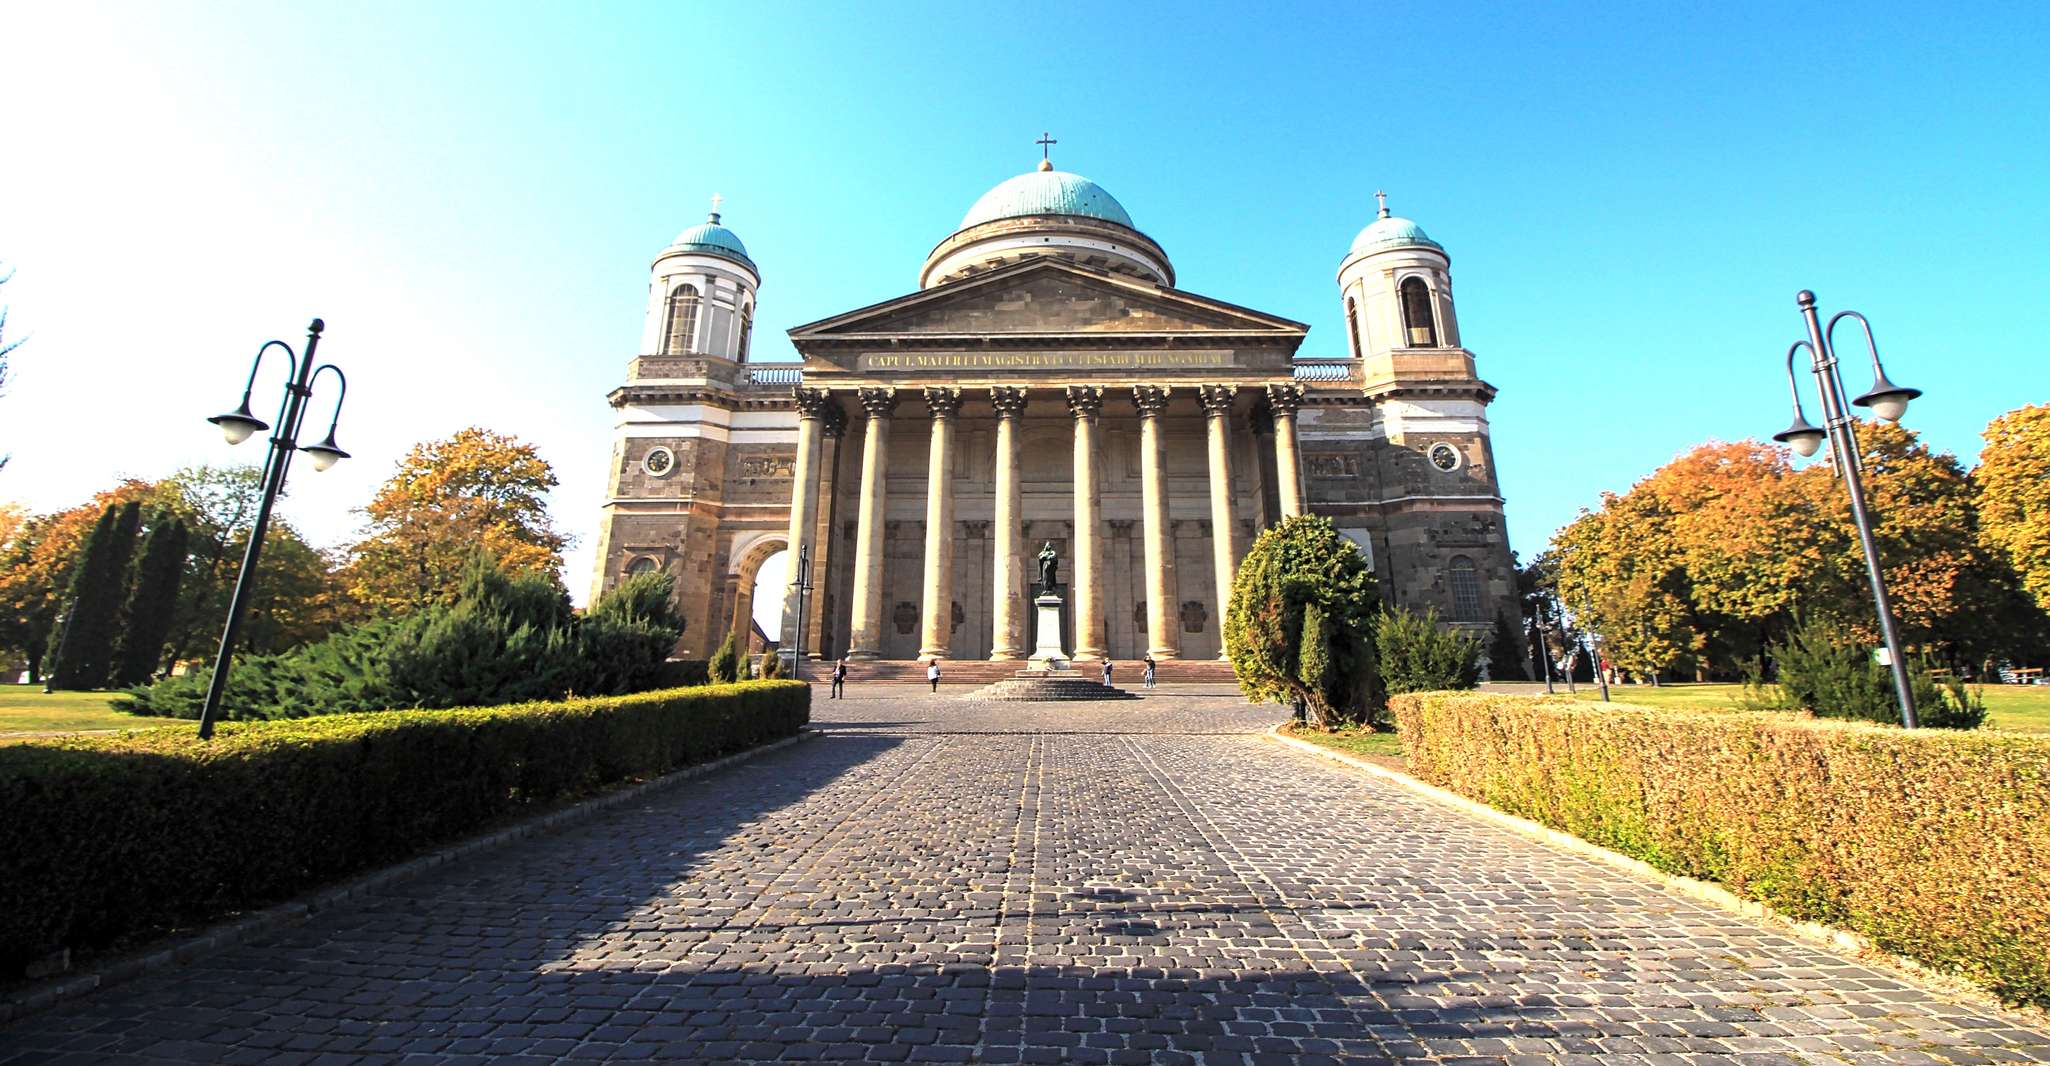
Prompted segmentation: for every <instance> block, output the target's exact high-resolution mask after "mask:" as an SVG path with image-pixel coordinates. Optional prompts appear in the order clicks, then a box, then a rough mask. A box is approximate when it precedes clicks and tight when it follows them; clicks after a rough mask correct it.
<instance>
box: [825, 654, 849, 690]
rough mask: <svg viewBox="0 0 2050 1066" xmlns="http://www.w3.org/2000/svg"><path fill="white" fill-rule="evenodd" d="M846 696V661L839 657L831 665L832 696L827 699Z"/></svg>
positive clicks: (844, 658)
mask: <svg viewBox="0 0 2050 1066" xmlns="http://www.w3.org/2000/svg"><path fill="white" fill-rule="evenodd" d="M846 694H847V659H846V657H844V656H843V657H841V659H840V661H839V662H837V663H834V664H833V694H832V696H830V697H828V698H829V699H836V700H837V699H839V698H841V697H842V696H845V695H846Z"/></svg>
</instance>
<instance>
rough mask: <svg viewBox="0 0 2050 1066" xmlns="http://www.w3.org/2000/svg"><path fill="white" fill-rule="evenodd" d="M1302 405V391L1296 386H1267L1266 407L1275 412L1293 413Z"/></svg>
mask: <svg viewBox="0 0 2050 1066" xmlns="http://www.w3.org/2000/svg"><path fill="white" fill-rule="evenodd" d="M1302 405H1303V390H1302V388H1301V386H1297V385H1269V386H1267V406H1269V407H1272V408H1274V409H1275V410H1276V411H1284V412H1289V413H1293V412H1294V411H1295V409H1296V408H1298V407H1301V406H1302Z"/></svg>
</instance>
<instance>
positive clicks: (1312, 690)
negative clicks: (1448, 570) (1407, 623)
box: [1224, 515, 1386, 729]
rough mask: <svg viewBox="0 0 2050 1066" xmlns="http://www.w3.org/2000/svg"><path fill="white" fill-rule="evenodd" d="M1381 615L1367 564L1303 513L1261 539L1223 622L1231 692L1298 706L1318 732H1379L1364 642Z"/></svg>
mask: <svg viewBox="0 0 2050 1066" xmlns="http://www.w3.org/2000/svg"><path fill="white" fill-rule="evenodd" d="M1380 609H1381V597H1380V594H1379V592H1378V591H1377V590H1376V588H1375V583H1374V573H1373V571H1372V570H1371V569H1370V568H1369V567H1368V566H1367V560H1366V557H1365V556H1362V555H1361V554H1360V553H1359V550H1358V549H1357V548H1355V547H1353V545H1352V542H1351V541H1348V540H1346V539H1345V538H1344V537H1342V536H1340V535H1339V533H1338V528H1337V527H1336V526H1334V525H1332V524H1331V520H1330V519H1328V518H1324V517H1321V516H1318V515H1303V516H1300V517H1296V518H1290V519H1287V520H1285V521H1283V522H1282V523H1281V524H1280V525H1278V526H1275V527H1274V528H1272V529H1269V530H1267V531H1266V532H1264V533H1262V534H1260V537H1259V539H1257V540H1255V541H1254V542H1253V546H1252V548H1251V549H1250V550H1249V551H1247V552H1246V557H1245V560H1244V561H1243V562H1241V563H1240V564H1239V570H1238V575H1237V577H1236V578H1234V580H1233V581H1232V592H1231V603H1230V605H1229V606H1228V607H1227V609H1226V611H1225V616H1224V647H1225V651H1226V653H1227V654H1229V655H1230V657H1231V664H1232V670H1233V672H1234V673H1236V674H1237V675H1238V680H1239V688H1240V690H1241V691H1243V692H1244V693H1245V694H1246V695H1247V697H1249V698H1251V699H1254V700H1260V701H1275V702H1293V701H1295V700H1297V699H1301V700H1302V701H1303V703H1304V705H1305V707H1306V708H1307V712H1308V715H1309V718H1310V720H1311V722H1312V723H1314V724H1316V725H1319V726H1330V725H1334V724H1339V723H1358V724H1362V725H1367V726H1371V727H1373V728H1377V729H1378V728H1384V727H1385V725H1386V698H1385V696H1384V695H1383V692H1382V689H1381V682H1380V677H1379V674H1378V672H1377V670H1376V668H1375V662H1374V643H1373V641H1374V625H1375V621H1376V618H1377V616H1378V615H1379V613H1380Z"/></svg>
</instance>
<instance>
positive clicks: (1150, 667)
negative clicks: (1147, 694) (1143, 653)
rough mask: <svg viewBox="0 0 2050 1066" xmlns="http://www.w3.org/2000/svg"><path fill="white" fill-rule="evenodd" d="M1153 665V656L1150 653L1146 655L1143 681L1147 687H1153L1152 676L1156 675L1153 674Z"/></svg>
mask: <svg viewBox="0 0 2050 1066" xmlns="http://www.w3.org/2000/svg"><path fill="white" fill-rule="evenodd" d="M1154 667H1155V663H1154V662H1153V656H1151V655H1148V656H1147V657H1146V677H1145V683H1146V687H1147V688H1152V687H1153V679H1154V677H1155V676H1156V675H1155V673H1154Z"/></svg>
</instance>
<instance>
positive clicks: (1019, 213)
mask: <svg viewBox="0 0 2050 1066" xmlns="http://www.w3.org/2000/svg"><path fill="white" fill-rule="evenodd" d="M1049 143H1050V142H1049ZM1045 255H1051V256H1058V257H1060V258H1063V259H1068V260H1072V261H1074V262H1077V263H1080V264H1082V265H1084V266H1090V267H1095V268H1097V269H1100V270H1108V271H1111V272H1113V273H1120V274H1131V275H1136V276H1138V277H1142V278H1145V279H1146V280H1148V281H1152V282H1156V283H1158V284H1162V285H1173V284H1174V266H1173V265H1172V264H1171V263H1169V262H1168V259H1167V253H1166V252H1165V251H1164V250H1162V248H1161V247H1160V245H1158V244H1155V243H1154V242H1153V239H1152V238H1150V237H1148V236H1146V235H1145V234H1143V233H1141V232H1139V229H1138V227H1137V226H1134V225H1133V224H1132V216H1131V215H1130V214H1128V213H1126V211H1125V207H1124V205H1123V204H1120V203H1118V201H1117V197H1115V196H1112V195H1111V194H1110V193H1109V192H1108V191H1106V190H1105V189H1104V187H1103V186H1101V185H1098V184H1096V183H1095V182H1093V181H1090V180H1089V179H1088V178H1085V177H1083V176H1082V175H1080V174H1071V173H1069V172H1068V171H1065V170H1055V169H1054V167H1053V162H1052V161H1051V160H1041V161H1040V164H1039V166H1038V168H1037V169H1035V170H1031V171H1027V172H1026V173H1023V174H1020V175H1018V176H1017V177H1014V178H1008V179H1006V180H1004V181H1002V182H999V183H997V185H996V187H995V188H992V189H990V190H989V191H988V192H986V193H983V194H982V196H981V197H980V198H978V199H977V200H976V201H975V203H974V205H973V206H971V207H970V208H969V209H968V213H967V214H965V215H963V216H961V225H960V226H958V227H957V228H956V229H955V231H954V233H953V234H952V235H951V236H949V237H948V238H947V239H946V240H943V241H941V242H940V243H939V245H938V246H936V247H935V248H933V250H932V254H930V255H928V256H927V257H926V260H925V268H924V269H923V270H922V271H920V272H919V277H918V283H919V287H920V288H931V287H932V286H934V285H938V284H940V283H942V282H947V281H954V280H956V279H959V278H964V277H968V276H970V275H972V274H977V273H981V272H983V271H987V270H994V269H996V268H998V267H1001V266H1007V265H1009V264H1011V263H1015V262H1018V261H1019V260H1022V259H1026V258H1030V257H1034V256H1045Z"/></svg>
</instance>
